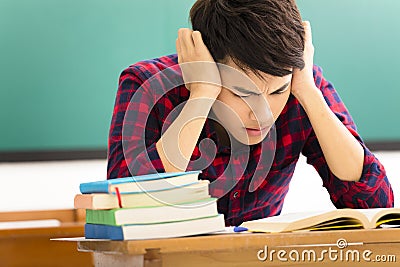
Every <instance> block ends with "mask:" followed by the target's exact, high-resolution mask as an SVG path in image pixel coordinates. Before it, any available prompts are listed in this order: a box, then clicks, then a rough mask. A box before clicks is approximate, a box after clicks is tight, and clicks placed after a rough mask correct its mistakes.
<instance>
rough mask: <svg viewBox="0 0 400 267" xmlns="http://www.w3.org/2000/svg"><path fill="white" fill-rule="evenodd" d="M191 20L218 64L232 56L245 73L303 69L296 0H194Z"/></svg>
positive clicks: (302, 45)
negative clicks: (248, 71)
mask: <svg viewBox="0 0 400 267" xmlns="http://www.w3.org/2000/svg"><path fill="white" fill-rule="evenodd" d="M190 20H191V23H192V27H193V30H197V31H200V32H201V34H202V37H203V40H204V43H205V44H206V46H207V47H208V49H209V50H210V53H211V55H212V56H213V58H214V60H215V61H217V62H224V60H226V59H227V57H231V58H232V60H233V61H234V62H235V64H237V65H238V66H239V67H240V68H241V69H243V70H244V71H247V70H250V71H253V72H254V73H256V74H258V72H259V71H262V72H265V73H268V74H270V75H273V76H280V77H282V76H285V75H288V74H290V73H291V71H290V70H289V69H290V68H299V69H303V68H304V60H303V50H304V27H303V25H302V19H301V16H300V12H299V10H298V8H297V5H296V3H295V1H294V0H197V1H196V2H195V3H194V5H193V6H192V8H191V10H190Z"/></svg>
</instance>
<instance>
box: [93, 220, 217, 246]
mask: <svg viewBox="0 0 400 267" xmlns="http://www.w3.org/2000/svg"><path fill="white" fill-rule="evenodd" d="M223 230H225V221H224V215H223V214H219V215H217V216H212V217H205V218H200V219H194V220H187V221H177V222H168V223H157V224H144V225H143V224H142V225H140V224H128V225H121V226H114V225H104V224H90V223H87V224H85V238H87V239H111V240H139V239H159V238H172V237H181V236H191V235H200V234H207V233H211V232H217V231H223Z"/></svg>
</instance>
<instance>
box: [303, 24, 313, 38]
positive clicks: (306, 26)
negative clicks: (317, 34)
mask: <svg viewBox="0 0 400 267" xmlns="http://www.w3.org/2000/svg"><path fill="white" fill-rule="evenodd" d="M303 27H304V32H305V38H306V40H307V41H310V42H311V41H312V35H311V24H310V22H309V21H303Z"/></svg>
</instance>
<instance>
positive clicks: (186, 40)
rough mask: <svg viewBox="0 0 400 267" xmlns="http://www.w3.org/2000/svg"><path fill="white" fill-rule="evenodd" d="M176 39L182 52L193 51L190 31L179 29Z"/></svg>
mask: <svg viewBox="0 0 400 267" xmlns="http://www.w3.org/2000/svg"><path fill="white" fill-rule="evenodd" d="M178 39H179V42H180V45H181V49H182V51H185V50H191V49H193V47H194V43H193V39H192V30H190V29H187V28H181V29H179V31H178Z"/></svg>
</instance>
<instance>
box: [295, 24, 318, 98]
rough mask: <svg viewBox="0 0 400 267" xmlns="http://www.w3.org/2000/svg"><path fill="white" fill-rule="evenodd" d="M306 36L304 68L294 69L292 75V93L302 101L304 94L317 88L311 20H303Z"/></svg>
mask: <svg viewBox="0 0 400 267" xmlns="http://www.w3.org/2000/svg"><path fill="white" fill-rule="evenodd" d="M303 26H304V31H305V36H304V37H305V38H304V55H303V59H304V63H305V66H304V68H303V69H302V70H300V69H294V70H293V77H292V94H293V95H294V96H295V97H296V98H297V99H298V100H299V101H300V103H302V101H304V99H303V97H302V96H303V94H307V93H308V91H309V90H315V89H317V88H316V86H315V82H314V77H313V65H314V46H313V43H312V35H311V25H310V22H308V21H304V22H303Z"/></svg>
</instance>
